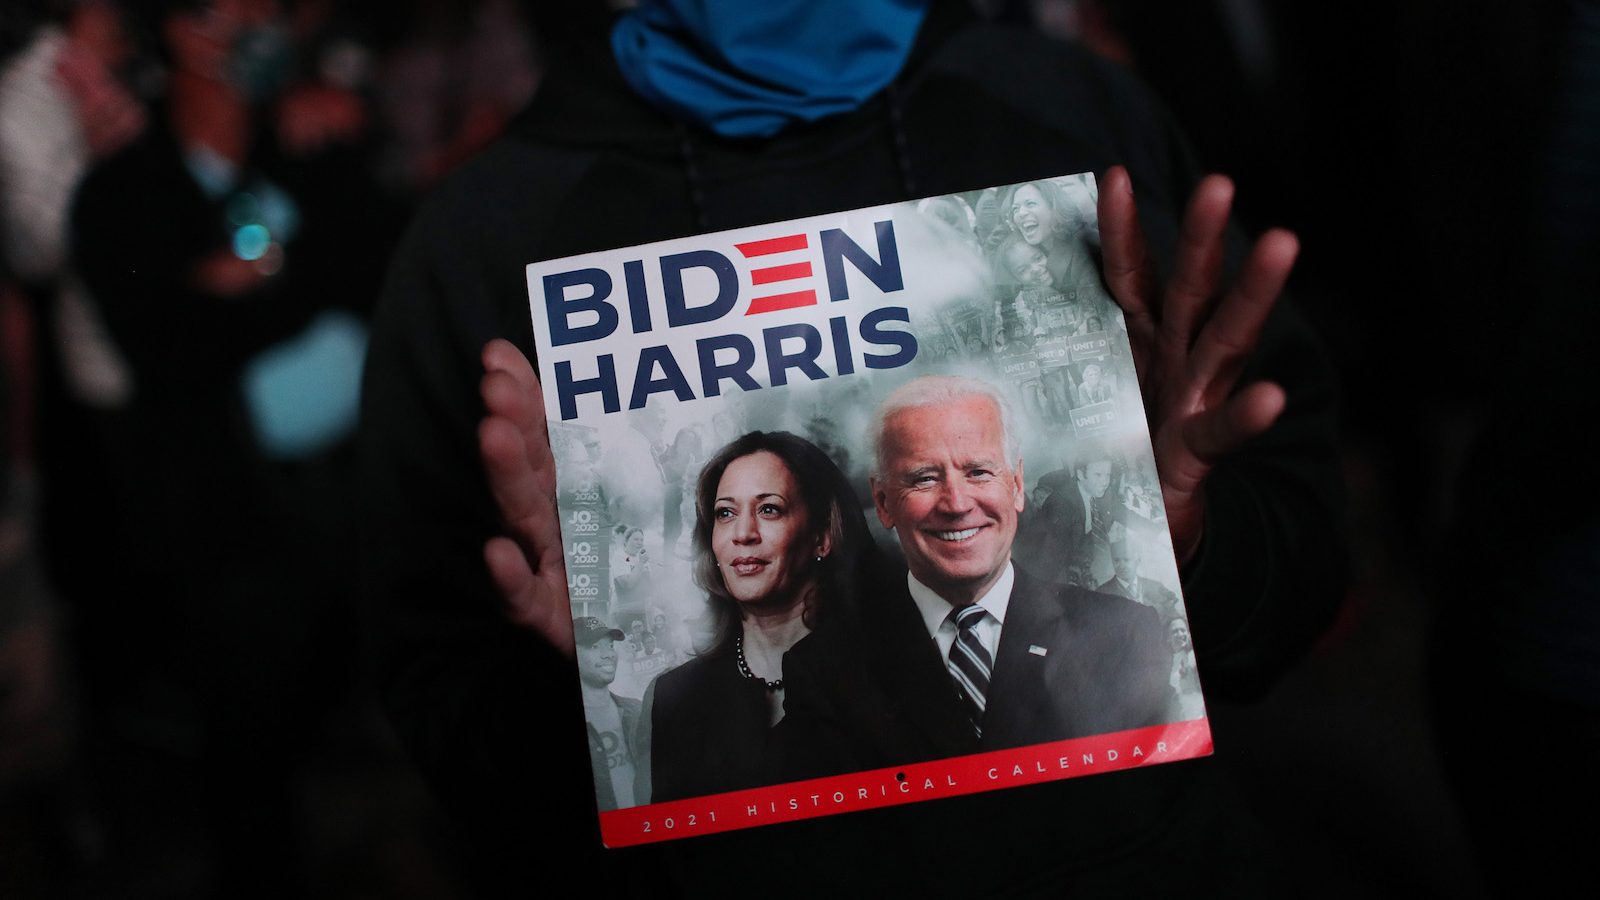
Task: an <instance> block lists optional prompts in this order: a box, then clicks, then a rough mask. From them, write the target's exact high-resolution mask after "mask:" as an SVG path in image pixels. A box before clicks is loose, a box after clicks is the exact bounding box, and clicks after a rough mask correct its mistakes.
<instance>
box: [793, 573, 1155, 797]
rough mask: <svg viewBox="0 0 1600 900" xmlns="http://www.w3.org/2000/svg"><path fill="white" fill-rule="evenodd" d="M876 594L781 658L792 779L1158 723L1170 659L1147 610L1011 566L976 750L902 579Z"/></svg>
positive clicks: (964, 716) (941, 662)
mask: <svg viewBox="0 0 1600 900" xmlns="http://www.w3.org/2000/svg"><path fill="white" fill-rule="evenodd" d="M885 587H886V589H887V591H886V593H883V594H879V595H878V596H873V597H869V598H864V601H863V603H862V604H861V610H860V613H859V615H860V619H859V621H851V622H846V623H844V624H845V627H842V628H829V629H824V630H821V631H818V632H817V633H816V634H813V635H811V636H810V637H807V638H806V639H805V640H803V641H801V642H800V643H799V644H798V645H796V646H795V648H794V649H792V650H790V651H789V653H788V655H787V656H785V657H784V661H783V665H784V673H785V676H786V677H787V680H788V684H789V696H788V698H787V699H786V701H785V702H784V710H785V713H786V715H785V717H784V724H785V726H786V728H787V729H788V736H787V741H786V745H785V760H786V766H787V767H789V768H790V770H791V771H790V775H791V776H792V777H793V778H794V779H796V780H798V779H801V778H815V777H820V776H823V775H836V774H841V773H845V772H855V771H861V770H865V769H878V768H884V767H887V766H895V765H903V764H907V763H914V762H925V761H927V760H932V759H943V758H946V757H951V756H963V755H966V754H969V753H978V752H981V751H985V750H1003V749H1007V748H1010V747H1025V746H1028V745H1030V744H1041V743H1045V742H1047V741H1060V740H1066V739H1068V738H1075V737H1087V736H1089V735H1096V734H1107V733H1110V732H1114V731H1125V730H1127V729H1130V728H1142V727H1144V726H1146V725H1158V724H1161V723H1162V722H1164V721H1166V715H1167V712H1168V710H1169V709H1170V708H1171V706H1172V701H1173V697H1172V691H1171V689H1170V688H1169V687H1168V684H1167V675H1168V671H1169V669H1170V667H1171V661H1172V653H1171V652H1170V651H1168V650H1167V648H1166V644H1165V641H1164V640H1163V636H1162V629H1161V620H1160V619H1159V618H1158V617H1157V616H1156V615H1155V613H1154V611H1153V610H1151V609H1149V608H1148V607H1144V606H1140V605H1139V604H1137V603H1133V602H1130V601H1128V600H1125V599H1123V598H1120V597H1110V596H1107V595H1105V594H1098V593H1095V592H1093V591H1088V590H1084V589H1083V588H1077V587H1069V586H1067V585H1058V584H1049V583H1047V582H1043V581H1040V580H1038V579H1036V578H1034V577H1032V576H1030V575H1028V574H1027V573H1026V572H1024V571H1023V570H1022V569H1020V568H1019V569H1017V570H1016V583H1015V586H1014V587H1013V588H1012V591H1011V602H1010V605H1009V606H1008V607H1007V610H1006V620H1005V624H1004V626H1003V627H1002V629H1001V631H1000V646H999V651H998V653H996V655H995V660H994V675H993V678H992V680H991V681H990V683H989V689H988V691H987V697H988V707H987V709H986V710H985V712H984V715H983V738H982V740H981V741H980V740H979V739H978V737H977V736H976V735H975V734H974V733H973V730H972V727H971V725H970V723H969V721H968V718H967V712H966V709H965V708H964V706H963V705H962V701H961V700H960V699H959V698H958V697H957V695H956V692H955V690H954V688H953V686H952V682H951V678H950V673H949V671H948V670H947V668H946V665H945V660H944V659H943V658H942V657H941V656H940V654H939V648H938V645H937V644H935V643H934V641H933V639H932V638H931V637H930V636H929V635H928V631H927V627H926V625H925V624H924V623H923V620H922V617H921V614H920V613H919V612H918V610H917V607H916V604H915V603H914V602H912V599H911V595H910V593H909V592H908V591H907V589H906V584H905V579H904V577H902V578H901V579H900V584H899V590H898V591H895V590H894V588H893V585H886V586H885ZM1041 651H1042V652H1041Z"/></svg>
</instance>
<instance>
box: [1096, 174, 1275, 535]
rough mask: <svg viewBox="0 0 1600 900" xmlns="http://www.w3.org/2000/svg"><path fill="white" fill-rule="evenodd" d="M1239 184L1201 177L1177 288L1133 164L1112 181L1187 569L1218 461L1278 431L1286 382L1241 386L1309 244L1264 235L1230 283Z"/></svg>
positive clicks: (1120, 260) (1124, 300)
mask: <svg viewBox="0 0 1600 900" xmlns="http://www.w3.org/2000/svg"><path fill="white" fill-rule="evenodd" d="M1232 203H1233V183H1232V182H1231V181H1229V180H1228V179H1227V178H1224V177H1222V176H1220V175H1212V176H1209V177H1207V178H1206V179H1205V180H1203V181H1201V182H1200V185H1199V187H1197V188H1196V189H1195V192H1194V197H1193V198H1192V199H1191V200H1190V202H1189V209H1188V211H1187V212H1186V213H1185V214H1184V217H1183V226H1182V230H1181V232H1180V234H1179V238H1178V254H1177V262H1176V265H1175V266H1174V267H1173V272H1172V278H1171V279H1170V280H1169V281H1168V283H1167V284H1166V286H1165V287H1163V286H1161V285H1159V284H1157V283H1156V277H1155V271H1154V267H1153V266H1152V264H1151V261H1150V256H1149V252H1148V250H1147V248H1146V246H1145V241H1144V233H1143V232H1142V231H1140V229H1139V221H1138V217H1137V215H1136V211H1135V208H1134V201H1133V184H1132V181H1131V180H1130V179H1129V178H1128V172H1127V170H1126V169H1123V168H1122V167H1121V166H1114V167H1112V168H1111V169H1109V170H1108V171H1107V172H1106V174H1105V177H1104V178H1103V179H1102V180H1101V184H1100V235H1101V243H1102V249H1103V251H1104V253H1105V275H1106V284H1107V286H1108V287H1109V288H1110V289H1111V295H1112V296H1113V297H1115V298H1116V300H1117V303H1119V304H1120V305H1121V306H1122V310H1123V313H1124V314H1125V315H1126V318H1127V321H1128V338H1129V343H1130V344H1132V346H1133V360H1134V365H1135V366H1136V367H1137V368H1138V371H1139V387H1140V389H1141V390H1142V391H1143V393H1144V402H1145V410H1146V413H1147V414H1148V415H1149V419H1150V435H1151V442H1152V444H1153V445H1154V448H1155V457H1156V471H1157V472H1159V473H1160V478H1161V494H1162V497H1163V498H1164V499H1165V500H1166V507H1167V523H1168V525H1169V526H1170V527H1171V529H1172V543H1173V547H1174V549H1175V550H1176V551H1177V554H1178V562H1179V563H1180V564H1183V563H1187V562H1188V561H1189V560H1191V559H1193V558H1194V554H1195V551H1196V550H1197V549H1198V548H1199V546H1200V537H1201V533H1202V530H1203V528H1204V525H1205V495H1204V493H1203V492H1202V491H1201V488H1202V486H1203V485H1204V483H1205V479H1206V476H1207V475H1208V474H1209V473H1210V472H1211V469H1212V467H1213V466H1215V465H1216V463H1217V461H1218V460H1220V459H1221V458H1223V457H1224V456H1226V455H1227V454H1228V453H1230V452H1231V451H1233V450H1234V449H1236V448H1237V447H1239V446H1240V445H1241V444H1243V443H1244V442H1246V441H1248V440H1250V439H1251V438H1253V437H1255V436H1257V435H1259V434H1261V433H1262V432H1264V431H1266V430H1267V429H1268V428H1269V427H1271V425H1272V423H1273V422H1274V421H1276V420H1277V418H1278V415H1279V414H1280V413H1281V412H1283V407H1284V403H1285V397H1284V393H1283V388H1281V387H1279V386H1278V385H1276V384H1272V383H1270V382H1258V383H1256V384H1252V385H1249V386H1247V387H1245V388H1244V389H1242V390H1240V391H1238V392H1235V391H1234V386H1235V383H1236V382H1237V381H1238V379H1239V373H1240V372H1241V371H1242V370H1243V369H1244V364H1245V361H1246V360H1247V359H1248V358H1249V356H1250V354H1251V352H1252V351H1254V350H1255V346H1256V341H1257V340H1258V339H1259V338H1260V336H1261V328H1262V326H1263V325H1264V324H1265V323H1266V321H1267V314H1268V313H1269V312H1271V311H1272V305H1273V304H1274V303H1275V302H1277V299H1278V295H1279V294H1280V293H1281V292H1282V291H1283V286H1284V283H1285V282H1286V281H1287V280H1288V278H1289V270H1290V269H1292V268H1293V267H1294V260H1295V256H1296V255H1297V254H1298V253H1299V251H1300V242H1299V241H1298V240H1296V238H1295V236H1294V235H1293V234H1291V233H1289V232H1288V231H1284V230H1282V229H1274V230H1272V231H1269V232H1267V233H1266V234H1264V235H1262V236H1261V238H1260V240H1257V241H1256V244H1255V246H1254V247H1252V248H1251V250H1250V255H1249V257H1248V258H1247V259H1246V261H1245V264H1244V266H1243V268H1241V269H1240V271H1239V276H1238V279H1237V280H1236V281H1235V282H1234V284H1233V285H1232V286H1230V287H1229V288H1228V290H1227V291H1226V292H1225V293H1223V292H1222V290H1221V285H1220V284H1219V283H1218V282H1219V281H1220V276H1221V270H1222V262H1223V243H1224V234H1225V232H1226V230H1227V224H1228V209H1229V207H1230V206H1231V205H1232Z"/></svg>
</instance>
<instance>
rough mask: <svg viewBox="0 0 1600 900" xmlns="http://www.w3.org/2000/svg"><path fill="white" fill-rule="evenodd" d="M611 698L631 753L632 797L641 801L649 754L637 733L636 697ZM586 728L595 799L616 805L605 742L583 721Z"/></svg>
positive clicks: (638, 707)
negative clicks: (620, 719)
mask: <svg viewBox="0 0 1600 900" xmlns="http://www.w3.org/2000/svg"><path fill="white" fill-rule="evenodd" d="M611 702H613V703H615V704H616V705H617V713H618V714H619V715H620V716H621V717H622V739H623V740H624V741H626V742H627V744H628V755H629V756H631V757H633V765H634V775H633V799H634V802H636V803H643V802H645V800H646V799H647V798H646V797H645V796H644V795H643V791H642V790H641V788H643V787H644V786H646V785H647V784H648V782H647V781H646V780H645V779H644V771H645V767H646V766H647V765H649V756H648V755H646V754H645V753H644V742H643V741H642V740H641V735H640V731H639V728H640V720H641V719H642V718H643V716H642V715H641V713H640V710H641V705H640V703H639V701H637V700H634V699H633V698H631V697H619V696H617V695H616V694H612V695H611ZM585 724H586V725H587V727H588V730H589V768H590V769H591V770H592V772H591V774H592V775H593V776H594V792H595V802H596V804H597V805H598V806H599V807H600V809H602V810H607V809H616V808H617V795H616V791H615V790H614V789H613V788H612V787H611V768H610V765H609V763H608V762H607V760H606V748H605V744H604V743H603V742H602V741H601V740H600V732H598V731H596V730H595V727H594V726H593V725H588V724H587V723H585Z"/></svg>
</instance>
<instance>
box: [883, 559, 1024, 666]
mask: <svg viewBox="0 0 1600 900" xmlns="http://www.w3.org/2000/svg"><path fill="white" fill-rule="evenodd" d="M1016 583H1017V573H1016V570H1015V569H1013V568H1012V567H1011V561H1010V560H1007V561H1006V568H1005V571H1004V572H1001V573H1000V577H999V578H997V579H995V582H994V584H993V585H991V586H990V587H989V590H988V591H987V592H986V593H984V595H983V596H982V597H979V598H978V605H979V606H981V607H983V609H984V611H985V612H987V613H988V615H986V616H984V617H983V618H982V619H980V620H978V624H976V625H974V626H972V630H973V631H974V632H976V633H977V635H978V643H980V644H982V645H983V649H985V650H987V651H989V659H991V660H993V659H995V658H996V651H998V650H999V649H1000V629H1001V628H1002V627H1003V626H1004V625H1005V623H1006V607H1008V606H1010V605H1011V588H1012V586H1014V585H1015V584H1016ZM906 584H907V586H908V587H910V589H911V600H912V602H914V603H916V604H917V611H918V612H920V613H921V614H922V624H923V626H924V627H926V628H927V629H928V634H929V635H930V636H932V637H933V640H934V643H936V644H938V645H939V658H940V659H945V660H948V659H949V658H950V647H951V646H952V645H953V644H955V642H956V623H954V622H952V621H950V609H951V607H950V602H949V601H948V600H946V599H944V598H943V597H941V596H939V595H938V594H935V593H934V592H933V588H930V587H928V586H927V585H925V584H923V583H922V582H920V581H918V580H917V576H915V575H912V574H911V573H910V572H907V573H906Z"/></svg>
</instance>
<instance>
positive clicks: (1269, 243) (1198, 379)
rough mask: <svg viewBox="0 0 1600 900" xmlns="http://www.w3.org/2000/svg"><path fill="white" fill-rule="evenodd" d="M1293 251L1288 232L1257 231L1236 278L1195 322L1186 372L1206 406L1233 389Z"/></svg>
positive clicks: (1278, 293)
mask: <svg viewBox="0 0 1600 900" xmlns="http://www.w3.org/2000/svg"><path fill="white" fill-rule="evenodd" d="M1299 253H1300V241H1299V240H1298V239H1297V238H1296V237H1295V236H1294V234H1292V233H1291V232H1288V231H1285V230H1283V229H1281V228H1279V229H1274V230H1272V231H1269V232H1267V233H1266V234H1264V235H1262V236H1261V239H1260V240H1258V241H1256V245H1255V247H1253V248H1252V249H1251V251H1250V256H1249V258H1248V259H1247V260H1246V261H1245V265H1244V268H1243V269H1242V270H1241V271H1240V272H1239V279H1238V281H1236V282H1235V283H1234V285H1233V288H1232V289H1230V290H1229V291H1228V294H1227V296H1226V297H1224V298H1223V300H1222V302H1221V304H1219V305H1218V307H1217V310H1216V312H1215V313H1214V314H1213V315H1212V316H1211V319H1210V320H1209V321H1207V322H1206V323H1205V325H1204V326H1203V327H1202V328H1201V330H1200V336H1199V337H1198V338H1196V339H1195V345H1194V351H1193V353H1192V354H1191V355H1190V370H1189V374H1190V378H1191V379H1192V383H1193V384H1194V385H1196V386H1197V387H1198V388H1199V389H1200V391H1201V396H1202V397H1203V399H1204V403H1205V405H1206V406H1207V407H1214V406H1216V405H1217V404H1218V403H1220V402H1221V401H1222V398H1224V397H1226V396H1228V393H1229V392H1230V391H1232V390H1233V385H1234V382H1236V381H1237V380H1238V378H1239V373H1240V372H1241V371H1242V370H1243V369H1244V364H1245V362H1246V360H1247V359H1248V358H1249V356H1250V354H1251V352H1253V351H1254V350H1255V346H1256V343H1257V341H1258V340H1259V339H1260V337H1261V329H1262V327H1263V326H1265V325H1266V322H1267V316H1268V315H1269V314H1270V313H1271V312H1272V307H1273V305H1274V304H1276V303H1277V302H1278V297H1279V296H1281V295H1282V294H1283V287H1284V285H1285V284H1287V283H1288V281H1289V272H1290V271H1291V270H1293V268H1294V261H1295V257H1297V256H1298V255H1299Z"/></svg>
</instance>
